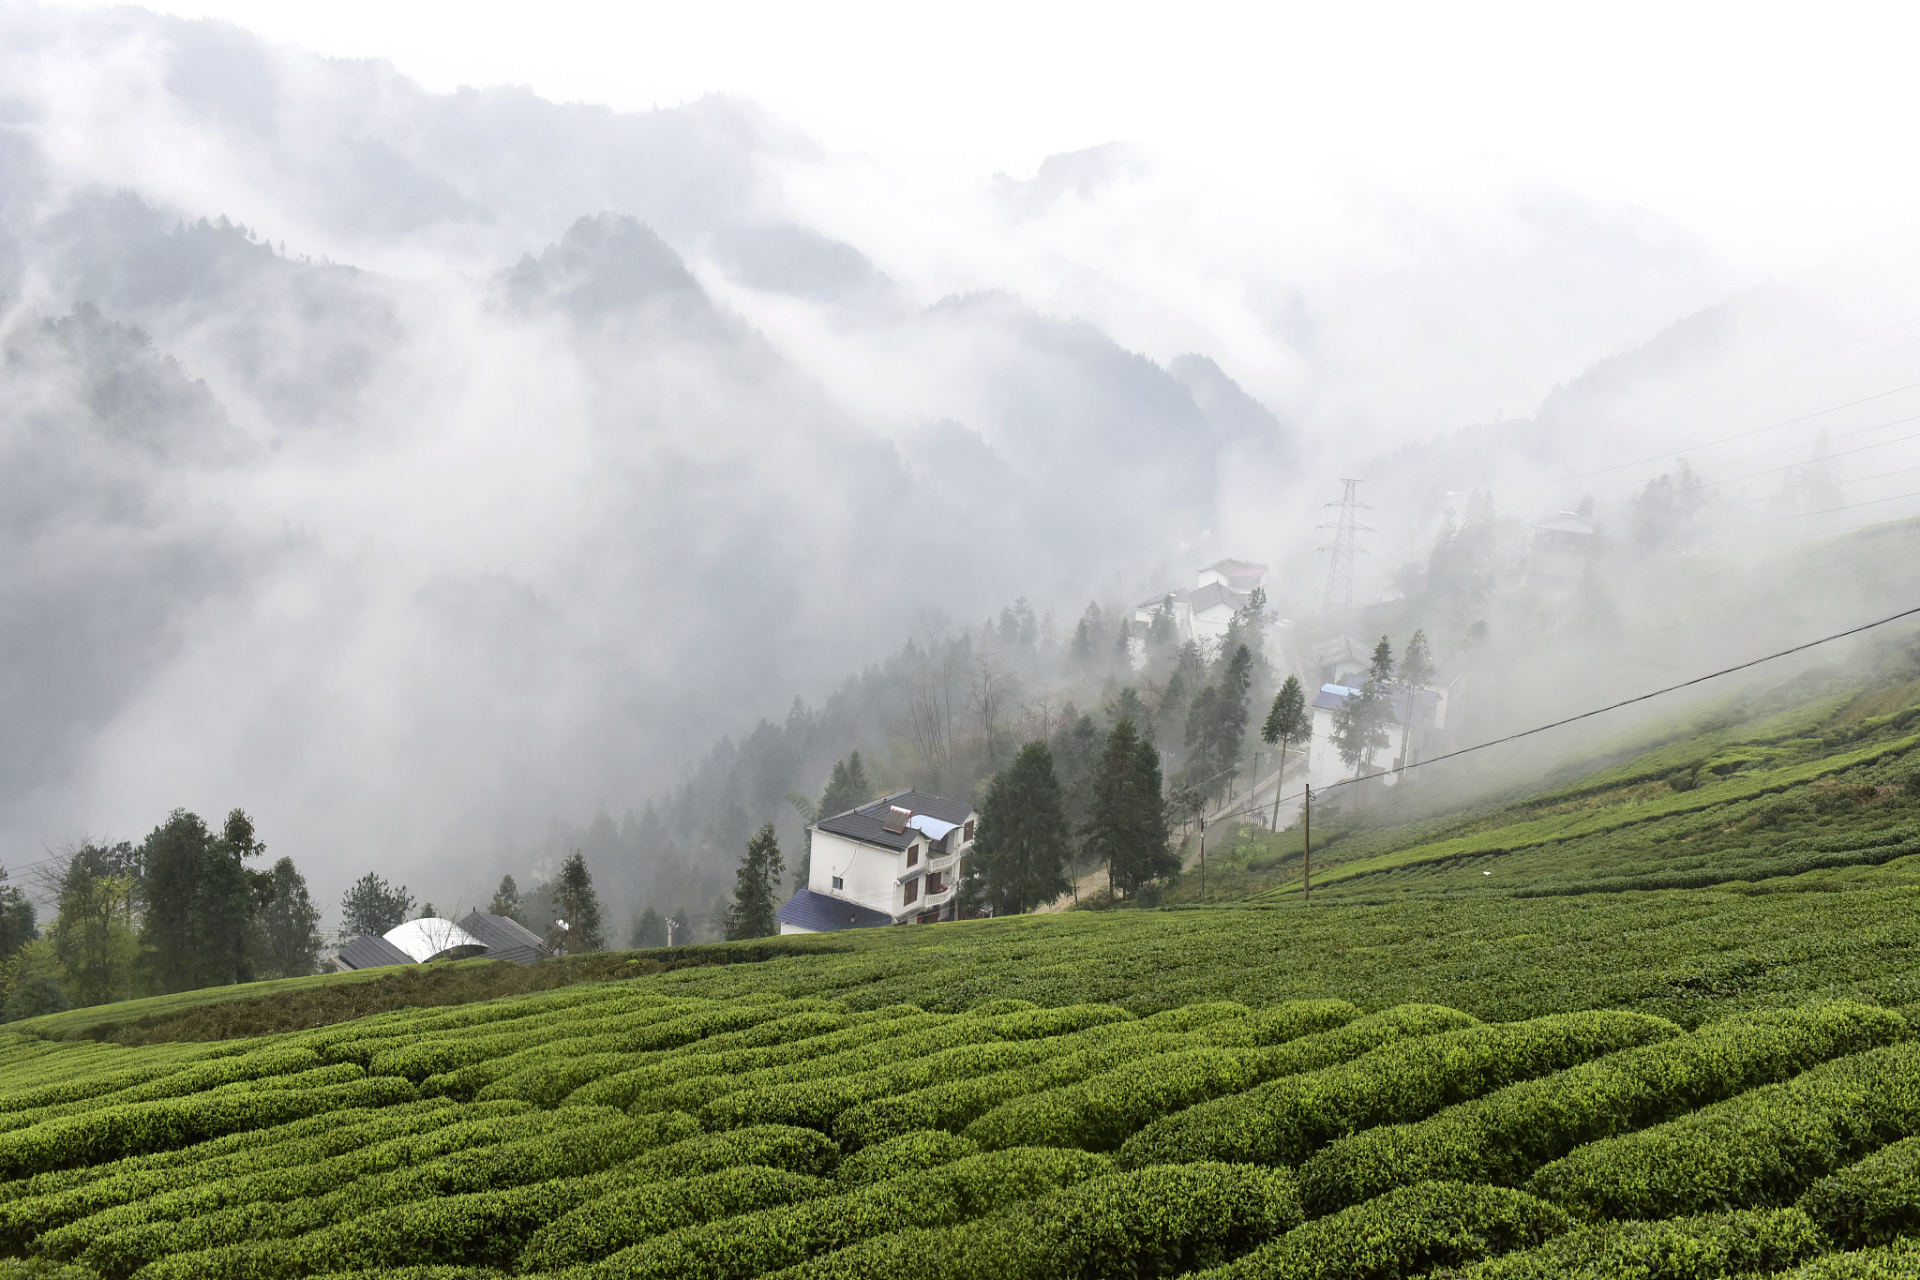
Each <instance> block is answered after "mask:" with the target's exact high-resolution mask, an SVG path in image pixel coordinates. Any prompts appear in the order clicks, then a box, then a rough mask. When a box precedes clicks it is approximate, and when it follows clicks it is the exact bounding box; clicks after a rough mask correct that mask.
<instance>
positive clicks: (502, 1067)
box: [420, 1005, 780, 1099]
mask: <svg viewBox="0 0 1920 1280" xmlns="http://www.w3.org/2000/svg"><path fill="white" fill-rule="evenodd" d="M779 1016H780V1010H779V1009H778V1008H776V1007H770V1006H767V1005H743V1006H720V1007H718V1008H712V1009H702V1010H699V1011H697V1012H694V1013H682V1014H680V1015H679V1016H677V1017H668V1018H661V1019H659V1020H644V1021H638V1022H636V1021H635V1020H634V1019H632V1018H615V1019H610V1020H609V1021H610V1022H611V1023H612V1024H613V1025H612V1026H611V1027H609V1028H608V1029H606V1030H601V1031H596V1032H594V1033H593V1034H591V1035H582V1036H569V1037H566V1038H564V1039H556V1038H554V1037H553V1036H552V1035H550V1034H547V1035H539V1034H538V1033H536V1035H538V1039H537V1040H536V1041H535V1042H534V1043H531V1044H527V1045H524V1046H522V1047H521V1048H519V1049H517V1050H515V1051H514V1052H512V1053H506V1054H489V1055H488V1056H487V1057H486V1058H485V1059H483V1060H479V1061H473V1062H469V1063H467V1064H466V1065H465V1066H461V1067H458V1068H455V1069H453V1070H448V1071H440V1072H436V1073H434V1074H433V1075H430V1076H428V1077H427V1078H426V1079H425V1080H424V1081H422V1082H421V1086H420V1089H421V1092H422V1093H425V1094H429V1095H432V1094H443V1095H446V1096H447V1097H453V1098H462V1099H467V1098H472V1097H474V1096H475V1095H476V1094H477V1093H478V1092H479V1091H480V1090H481V1089H484V1088H486V1087H487V1086H488V1085H490V1084H492V1083H493V1082H494V1081H495V1080H500V1079H504V1078H505V1077H507V1076H510V1075H512V1074H514V1073H515V1072H516V1071H521V1070H524V1069H525V1068H527V1067H530V1066H532V1065H534V1064H535V1063H536V1062H541V1061H545V1060H548V1059H552V1058H561V1057H568V1056H571V1055H573V1054H581V1053H634V1054H638V1053H650V1052H657V1051H659V1050H662V1049H674V1048H678V1047H680V1046H681V1045H686V1044H692V1043H694V1042H695V1041H698V1040H704V1039H706V1038H707V1037H708V1036H712V1035H717V1034H719V1033H721V1032H725V1031H738V1030H741V1029H742V1028H745V1027H752V1026H757V1025H759V1024H760V1023H763V1022H771V1021H773V1020H774V1019H775V1018H777V1017H779Z"/></svg>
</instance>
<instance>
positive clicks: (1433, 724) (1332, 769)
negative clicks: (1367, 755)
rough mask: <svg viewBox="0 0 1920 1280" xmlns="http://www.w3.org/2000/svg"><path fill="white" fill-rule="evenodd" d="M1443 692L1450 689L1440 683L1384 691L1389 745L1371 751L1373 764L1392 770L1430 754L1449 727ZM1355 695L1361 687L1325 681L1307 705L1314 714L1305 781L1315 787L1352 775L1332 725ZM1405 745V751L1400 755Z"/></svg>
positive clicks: (1340, 780)
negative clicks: (1389, 721)
mask: <svg viewBox="0 0 1920 1280" xmlns="http://www.w3.org/2000/svg"><path fill="white" fill-rule="evenodd" d="M1447 693H1448V689H1447V688H1445V687H1443V688H1439V689H1395V690H1393V691H1392V692H1391V693H1390V694H1389V695H1388V702H1389V704H1390V706H1391V708H1392V711H1393V723H1392V724H1391V725H1390V726H1388V728H1387V745H1386V746H1385V747H1383V748H1382V749H1381V750H1380V751H1379V753H1378V754H1376V755H1375V756H1374V761H1373V763H1374V767H1375V768H1376V769H1386V770H1389V771H1391V770H1393V769H1397V768H1399V767H1400V766H1401V765H1402V764H1413V763H1414V762H1416V761H1418V760H1421V759H1423V758H1425V757H1426V756H1428V755H1431V754H1432V752H1433V747H1432V744H1433V743H1434V742H1435V741H1436V740H1437V737H1436V735H1438V734H1439V733H1440V732H1441V731H1442V730H1444V729H1445V728H1446V727H1447ZM1359 696H1360V690H1358V689H1356V688H1353V687H1352V686H1350V685H1338V684H1323V685H1321V686H1320V692H1319V693H1316V694H1315V695H1314V696H1313V701H1312V703H1311V704H1309V705H1310V709H1311V712H1312V716H1313V737H1312V739H1311V741H1310V743H1309V746H1308V748H1307V774H1306V778H1305V779H1304V781H1305V782H1306V783H1307V784H1308V785H1309V786H1311V787H1312V788H1313V789H1314V790H1315V791H1319V790H1322V789H1323V788H1326V787H1330V786H1332V785H1333V784H1334V783H1336V782H1345V781H1346V780H1347V779H1348V778H1351V777H1352V776H1353V770H1352V769H1351V768H1349V767H1348V765H1347V762H1346V761H1344V760H1342V759H1341V758H1340V748H1339V747H1338V746H1337V745H1335V743H1334V740H1333V729H1334V724H1335V722H1336V719H1337V717H1338V716H1339V714H1340V710H1341V708H1343V707H1344V706H1346V703H1347V699H1348V698H1357V697H1359ZM1409 701H1411V702H1412V704H1413V722H1412V724H1411V725H1409V724H1408V722H1407V704H1408V702H1409ZM1403 744H1404V747H1405V751H1406V758H1405V759H1404V760H1403V759H1402V758H1401V751H1402V747H1403Z"/></svg>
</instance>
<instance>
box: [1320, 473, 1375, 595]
mask: <svg viewBox="0 0 1920 1280" xmlns="http://www.w3.org/2000/svg"><path fill="white" fill-rule="evenodd" d="M1340 483H1341V484H1343V485H1345V486H1346V487H1347V488H1346V492H1345V493H1344V494H1343V495H1342V496H1341V498H1340V501H1338V502H1329V503H1328V504H1327V505H1328V506H1329V507H1335V508H1338V509H1339V512H1340V514H1339V515H1338V516H1337V517H1335V519H1334V522H1333V523H1332V524H1323V525H1321V526H1319V527H1320V528H1322V529H1331V530H1333V545H1332V546H1330V547H1321V548H1320V550H1322V551H1331V552H1333V559H1332V560H1330V561H1328V563H1327V596H1326V599H1325V600H1324V601H1322V603H1321V606H1320V611H1321V612H1322V613H1333V612H1334V611H1335V610H1342V611H1344V610H1349V609H1352V608H1353V558H1354V557H1355V556H1358V555H1364V554H1366V552H1365V549H1364V548H1362V547H1360V546H1358V545H1356V542H1355V538H1354V535H1355V534H1361V533H1372V532H1373V530H1372V529H1370V528H1368V527H1367V526H1366V525H1364V524H1361V523H1360V521H1359V519H1358V517H1357V516H1356V515H1355V513H1356V512H1360V511H1370V510H1372V508H1370V507H1368V506H1367V505H1366V504H1365V503H1364V502H1361V501H1360V499H1359V497H1358V496H1357V495H1356V493H1355V490H1356V489H1358V488H1359V486H1360V482H1359V481H1358V480H1342V481H1341V482H1340Z"/></svg>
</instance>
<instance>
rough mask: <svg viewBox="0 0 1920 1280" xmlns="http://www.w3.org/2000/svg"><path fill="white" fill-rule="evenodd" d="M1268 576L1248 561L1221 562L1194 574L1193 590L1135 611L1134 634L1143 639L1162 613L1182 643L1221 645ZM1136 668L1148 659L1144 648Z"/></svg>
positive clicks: (1162, 596) (1147, 603)
mask: <svg viewBox="0 0 1920 1280" xmlns="http://www.w3.org/2000/svg"><path fill="white" fill-rule="evenodd" d="M1266 576H1267V566H1265V565H1263V564H1254V563H1253V562H1251V561H1248V560H1219V561H1216V562H1214V563H1213V564H1210V565H1208V566H1207V567H1206V568H1204V569H1202V570H1200V572H1199V573H1198V574H1197V575H1195V582H1194V586H1193V589H1192V590H1190V591H1189V590H1179V591H1166V592H1162V593H1161V594H1160V595H1157V596H1155V597H1154V598H1153V599H1151V600H1143V601H1141V602H1140V603H1139V604H1137V605H1135V606H1134V608H1133V622H1134V627H1133V633H1134V635H1135V636H1136V637H1138V636H1144V635H1145V634H1146V632H1147V629H1148V628H1150V627H1152V625H1153V619H1154V616H1155V615H1156V614H1158V613H1160V612H1161V611H1163V610H1164V611H1166V613H1167V614H1168V615H1169V616H1170V617H1171V618H1172V620H1173V628H1174V633H1175V634H1176V635H1177V636H1178V637H1179V639H1180V642H1181V643H1182V644H1184V643H1186V642H1187V641H1189V640H1198V641H1200V642H1201V643H1203V644H1204V643H1206V642H1207V641H1209V640H1211V641H1215V642H1218V641H1220V640H1223V639H1225V638H1226V634H1227V626H1228V624H1229V623H1231V622H1232V621H1233V615H1234V614H1236V613H1238V612H1240V610H1242V609H1244V608H1246V606H1247V600H1248V598H1249V597H1250V596H1252V594H1253V592H1254V589H1255V588H1256V587H1258V586H1259V585H1260V584H1261V582H1262V581H1263V580H1264V579H1265V578H1266ZM1134 656H1135V660H1136V665H1138V663H1139V662H1143V661H1145V659H1146V649H1145V647H1144V645H1139V646H1134Z"/></svg>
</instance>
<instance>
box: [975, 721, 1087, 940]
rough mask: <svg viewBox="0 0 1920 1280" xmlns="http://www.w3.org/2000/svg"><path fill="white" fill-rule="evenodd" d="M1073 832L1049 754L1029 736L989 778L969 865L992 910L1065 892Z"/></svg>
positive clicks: (1020, 908) (1016, 910) (1018, 907)
mask: <svg viewBox="0 0 1920 1280" xmlns="http://www.w3.org/2000/svg"><path fill="white" fill-rule="evenodd" d="M1070 840H1071V836H1070V833H1069V829H1068V827H1067V815H1066V809H1065V806H1064V804H1063V802H1062V799H1061V794H1060V782H1059V780H1058V779H1057V778H1055V777H1054V774H1053V754H1052V753H1051V752H1050V751H1048V750H1047V744H1046V743H1044V742H1029V743H1028V744H1027V745H1026V746H1024V747H1022V748H1020V754H1018V755H1016V756H1015V757H1014V758H1013V762H1012V763H1011V764H1009V765H1008V766H1007V767H1006V768H1005V769H1003V770H1001V771H1000V772H999V773H997V774H995V775H994V776H993V778H992V779H991V780H990V781H989V782H988V783H987V791H986V795H985V796H984V797H983V798H982V799H981V801H980V826H979V829H978V832H977V833H976V835H975V837H974V845H973V866H974V870H975V871H976V872H978V873H979V875H980V878H981V881H982V884H981V890H982V893H983V894H984V896H985V898H986V900H987V901H988V902H989V903H991V904H992V905H993V913H994V914H995V915H996V916H1000V915H1019V914H1020V913H1022V912H1025V911H1031V910H1033V908H1035V907H1037V906H1040V905H1041V904H1043V903H1047V902H1051V901H1053V899H1054V898H1056V897H1058V896H1059V895H1061V894H1063V893H1065V892H1067V890H1069V889H1071V888H1072V887H1073V881H1072V880H1070V879H1069V878H1068V877H1067V861H1068V857H1069V853H1070V844H1069V842H1070Z"/></svg>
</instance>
